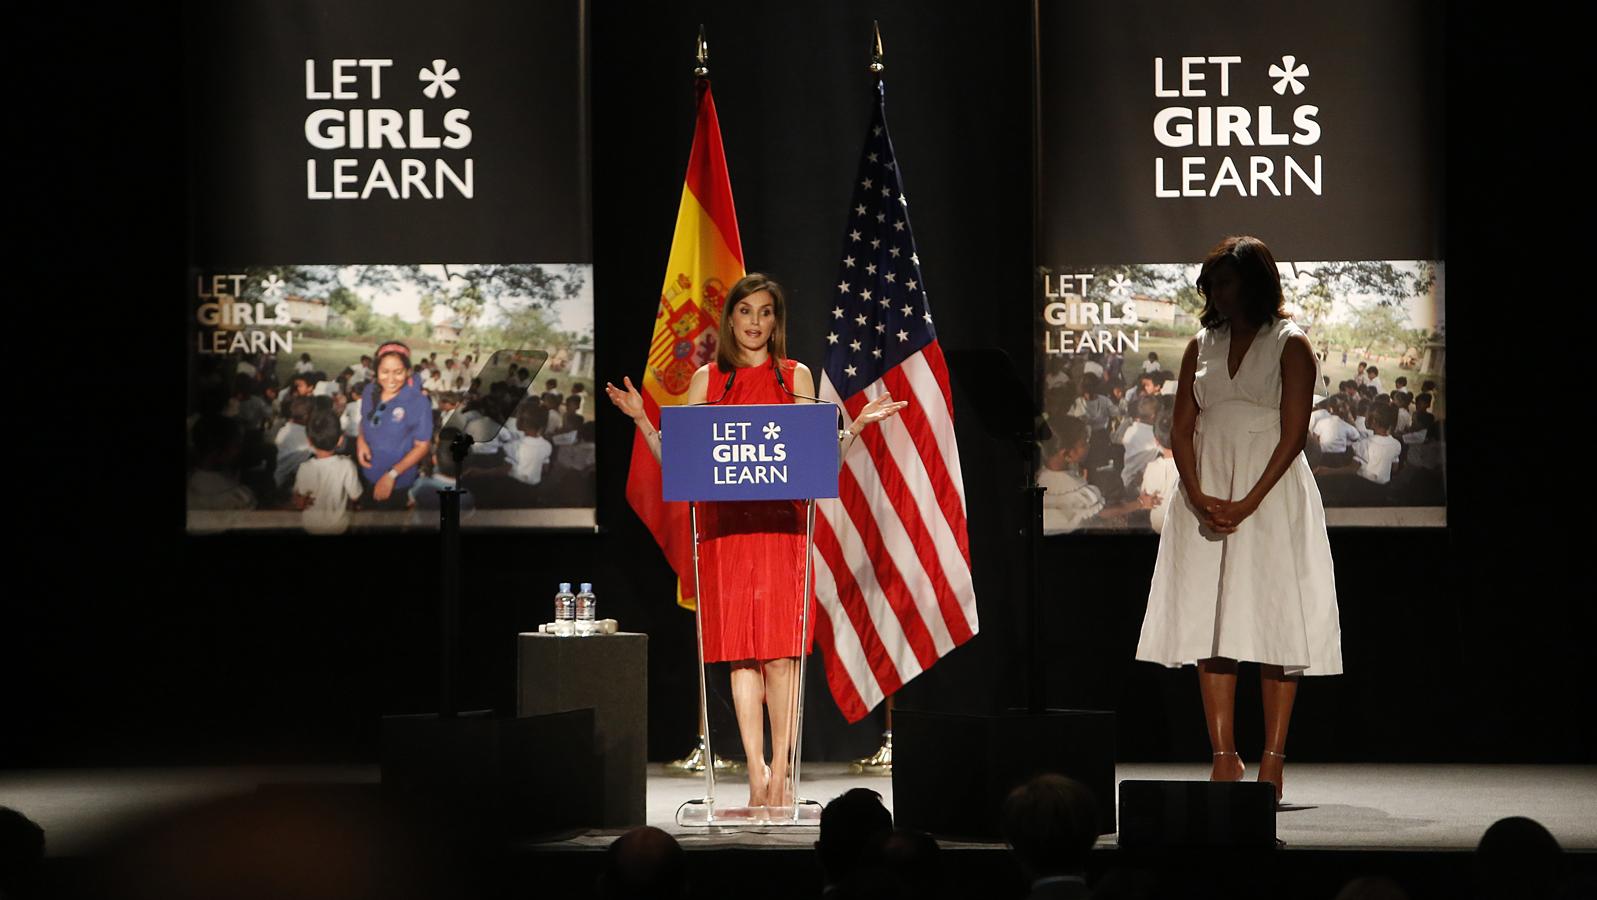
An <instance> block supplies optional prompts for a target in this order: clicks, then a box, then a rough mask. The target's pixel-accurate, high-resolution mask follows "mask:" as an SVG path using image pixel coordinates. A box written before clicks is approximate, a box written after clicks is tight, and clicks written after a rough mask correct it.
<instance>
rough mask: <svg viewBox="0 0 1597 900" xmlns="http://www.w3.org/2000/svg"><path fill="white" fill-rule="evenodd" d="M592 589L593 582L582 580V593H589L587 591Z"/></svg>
mask: <svg viewBox="0 0 1597 900" xmlns="http://www.w3.org/2000/svg"><path fill="white" fill-rule="evenodd" d="M592 590H593V582H591V581H584V582H583V583H582V592H583V593H584V594H586V593H589V592H590V591H592Z"/></svg>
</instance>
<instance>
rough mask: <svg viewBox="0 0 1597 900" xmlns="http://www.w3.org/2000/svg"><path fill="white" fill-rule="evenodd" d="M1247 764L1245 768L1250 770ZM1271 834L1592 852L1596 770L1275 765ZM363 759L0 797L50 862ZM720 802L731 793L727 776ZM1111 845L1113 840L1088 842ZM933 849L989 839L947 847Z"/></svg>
mask: <svg viewBox="0 0 1597 900" xmlns="http://www.w3.org/2000/svg"><path fill="white" fill-rule="evenodd" d="M1253 772H1254V765H1253V764H1251V763H1250V765H1249V777H1252V775H1253ZM802 775H803V777H804V785H803V787H802V789H801V794H802V795H803V796H805V797H809V798H812V799H815V800H820V801H822V802H825V801H826V800H829V799H831V798H832V797H835V796H837V795H838V794H841V793H842V792H844V791H846V790H848V789H849V788H852V787H859V786H863V787H869V788H871V789H873V790H876V791H879V792H880V793H881V794H882V797H883V799H884V800H885V801H886V802H887V805H888V807H889V808H891V807H892V803H893V785H892V779H890V778H882V777H871V776H853V775H849V774H847V767H846V765H844V764H842V763H806V764H805V766H804V769H803V772H802ZM1207 775H1208V767H1207V766H1206V765H1200V764H1182V765H1169V764H1155V763H1122V764H1120V765H1119V766H1118V767H1117V768H1116V776H1117V778H1119V779H1128V778H1130V779H1161V780H1163V779H1190V780H1198V779H1202V778H1206V777H1207ZM1286 778H1287V788H1286V795H1285V800H1286V802H1287V803H1288V804H1291V808H1289V809H1283V810H1282V811H1281V812H1280V813H1278V814H1277V819H1276V834H1277V836H1278V837H1280V839H1281V840H1283V841H1285V842H1286V848H1288V849H1320V850H1327V849H1334V850H1428V851H1435V850H1470V849H1473V848H1474V846H1475V844H1476V842H1477V841H1478V840H1479V839H1480V835H1481V833H1482V832H1483V831H1485V830H1486V827H1487V826H1488V825H1490V824H1491V823H1492V822H1494V821H1496V820H1498V819H1500V818H1503V817H1505V816H1513V815H1522V816H1528V817H1530V818H1533V819H1535V820H1537V821H1538V822H1541V823H1542V824H1543V825H1545V826H1546V827H1547V829H1548V830H1549V831H1551V832H1552V833H1553V836H1554V837H1556V838H1557V839H1558V842H1559V843H1560V844H1561V845H1562V846H1563V847H1564V849H1565V850H1583V851H1593V850H1597V766H1550V765H1394V764H1377V763H1369V764H1359V765H1340V764H1326V763H1289V764H1288V767H1287V771H1286ZM377 780H378V770H377V767H376V766H375V765H370V766H363V765H355V766H270V767H188V768H126V769H47V770H12V771H4V772H0V806H9V807H11V808H13V809H16V810H18V811H20V812H22V813H23V814H24V815H26V816H28V817H29V818H30V819H33V820H34V821H35V822H37V823H39V825H40V826H41V827H43V828H44V830H45V835H46V845H47V852H48V854H49V855H50V856H52V857H67V856H73V855H75V854H79V853H81V852H83V851H84V850H86V849H87V848H88V847H90V846H92V845H93V843H94V842H95V840H96V839H97V838H98V837H99V836H101V835H104V834H106V833H109V831H110V830H111V829H114V828H117V827H119V826H122V825H125V824H128V823H130V822H132V821H136V820H137V819H139V818H142V817H144V816H147V815H150V814H153V813H159V812H160V811H161V810H162V809H167V808H174V807H177V806H182V805H186V804H189V803H194V802H200V801H204V800H207V799H214V798H220V797H224V796H229V795H234V794H239V793H246V792H250V791H253V790H254V789H255V788H256V787H258V786H260V785H265V784H310V783H325V784H375V783H376V782H377ZM648 784H649V795H648V805H647V816H648V822H649V824H651V825H657V826H659V827H661V828H663V829H665V830H667V831H669V832H671V833H673V834H675V835H677V837H678V839H679V840H680V841H681V842H682V843H683V845H684V846H686V847H688V848H689V849H694V848H703V849H708V848H715V849H736V848H757V847H782V848H795V847H809V846H810V844H811V842H813V841H814V840H815V831H814V829H812V828H782V827H758V828H746V829H735V830H734V829H724V828H715V829H705V828H681V827H678V826H677V824H676V818H675V817H676V810H677V807H678V806H679V805H681V804H682V803H683V802H684V801H687V800H690V799H694V798H696V797H698V796H700V795H701V794H702V791H703V780H702V777H700V778H685V777H681V776H673V775H669V774H666V772H665V769H664V768H663V767H662V766H659V765H651V766H650V772H649V783H648ZM724 788H725V793H724V794H723V795H722V796H723V797H726V798H730V800H731V802H737V801H738V800H739V799H742V798H743V797H744V796H746V795H745V790H746V789H742V790H740V789H739V787H738V786H737V783H736V782H735V781H731V782H728V783H725V784H724ZM618 833H619V830H606V831H590V832H587V833H584V834H582V835H579V836H576V837H573V838H570V839H568V840H564V841H557V842H553V843H552V844H550V845H548V846H551V847H557V846H561V847H569V848H588V847H593V848H597V847H601V846H604V845H606V844H608V843H609V842H610V840H611V839H612V837H613V836H614V835H615V834H618ZM1098 845H1099V846H1100V847H1115V846H1116V841H1115V836H1114V835H1105V836H1104V837H1103V838H1101V839H1100V840H1099V844H1098ZM944 846H945V847H950V848H953V847H960V846H971V847H992V846H995V845H991V844H974V845H967V844H958V843H954V842H945V843H944Z"/></svg>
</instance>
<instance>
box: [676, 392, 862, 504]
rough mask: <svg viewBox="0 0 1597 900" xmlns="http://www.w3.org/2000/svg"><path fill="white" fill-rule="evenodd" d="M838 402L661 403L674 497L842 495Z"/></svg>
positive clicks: (801, 496)
mask: <svg viewBox="0 0 1597 900" xmlns="http://www.w3.org/2000/svg"><path fill="white" fill-rule="evenodd" d="M837 451H838V443H837V409H836V407H834V406H832V405H831V404H829V403H750V404H743V405H734V406H667V407H665V408H664V409H662V410H660V463H661V465H660V468H661V470H662V471H663V472H664V476H665V477H664V478H663V479H662V485H661V493H662V495H663V496H664V498H665V499H666V500H806V499H811V498H816V497H836V496H837V472H838V462H839V460H838V455H837Z"/></svg>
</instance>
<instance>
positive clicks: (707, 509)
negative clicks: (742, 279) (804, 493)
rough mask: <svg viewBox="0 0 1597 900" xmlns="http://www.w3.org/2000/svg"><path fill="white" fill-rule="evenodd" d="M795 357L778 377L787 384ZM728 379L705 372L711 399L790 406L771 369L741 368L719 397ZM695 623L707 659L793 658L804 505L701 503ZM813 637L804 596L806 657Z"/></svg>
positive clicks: (801, 581) (801, 587)
mask: <svg viewBox="0 0 1597 900" xmlns="http://www.w3.org/2000/svg"><path fill="white" fill-rule="evenodd" d="M793 371H794V362H793V360H790V359H789V360H783V362H782V379H783V380H784V381H786V382H787V386H788V388H789V389H791V388H792V387H793ZM725 387H726V375H725V374H723V373H722V372H721V371H720V370H719V369H717V368H715V367H713V366H712V367H711V369H710V385H709V394H708V396H707V397H706V398H705V399H706V400H710V401H716V400H719V401H721V405H723V406H724V405H727V404H740V403H792V402H793V398H792V397H790V396H789V395H788V394H787V392H786V391H784V390H782V388H781V386H780V385H778V384H777V383H776V371H775V370H774V369H772V368H771V366H769V365H759V366H739V367H738V370H737V379H736V380H734V381H733V383H732V390H731V391H730V392H728V393H727V394H726V395H725V399H722V391H723V389H724V388H725ZM698 515H699V590H700V594H701V596H700V600H699V621H700V625H701V627H702V628H703V629H704V660H705V662H725V661H728V660H740V659H761V660H769V659H781V658H783V657H788V656H799V655H800V650H799V628H800V622H801V621H802V615H801V614H802V612H803V609H802V608H801V606H800V605H799V595H801V594H802V593H803V592H804V502H803V501H802V500H748V501H729V502H721V503H700V504H699V505H698ZM814 640H815V600H814V594H813V592H812V593H811V596H810V615H809V628H808V629H807V630H806V633H805V635H804V641H803V651H802V652H803V654H804V655H808V654H809V652H810V648H811V645H812V644H813V643H814Z"/></svg>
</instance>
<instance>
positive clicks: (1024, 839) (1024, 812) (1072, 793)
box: [1001, 774, 1098, 878]
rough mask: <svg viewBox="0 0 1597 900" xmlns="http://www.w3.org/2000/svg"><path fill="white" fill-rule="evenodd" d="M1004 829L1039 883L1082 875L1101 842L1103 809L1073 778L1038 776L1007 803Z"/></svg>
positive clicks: (1002, 824) (1004, 812)
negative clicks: (1038, 879)
mask: <svg viewBox="0 0 1597 900" xmlns="http://www.w3.org/2000/svg"><path fill="white" fill-rule="evenodd" d="M1001 828H1002V830H1003V834H1004V840H1005V841H1007V842H1008V843H1009V846H1010V848H1011V849H1013V850H1014V851H1015V856H1016V857H1018V858H1019V859H1020V862H1021V864H1022V865H1023V866H1025V867H1026V870H1027V871H1028V872H1029V873H1030V874H1031V876H1032V877H1033V878H1044V877H1047V876H1050V875H1079V874H1082V873H1083V872H1084V871H1085V870H1086V865H1087V853H1088V851H1090V850H1092V845H1093V844H1094V843H1095V842H1096V841H1097V840H1098V804H1097V801H1096V800H1094V799H1093V796H1092V792H1091V791H1089V790H1087V787H1086V786H1085V785H1083V784H1082V783H1081V782H1079V781H1076V780H1075V779H1073V778H1067V777H1065V776H1063V775H1055V774H1047V775H1038V776H1037V777H1036V778H1033V779H1032V780H1030V781H1028V782H1026V783H1025V784H1023V785H1021V786H1020V787H1017V788H1015V789H1014V790H1013V791H1010V792H1009V796H1008V797H1007V798H1005V799H1004V806H1003V811H1002V819H1001Z"/></svg>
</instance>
